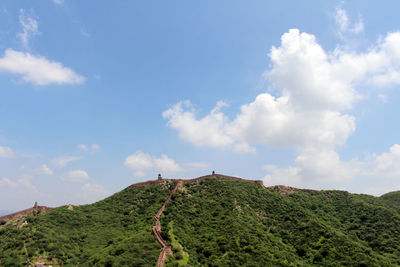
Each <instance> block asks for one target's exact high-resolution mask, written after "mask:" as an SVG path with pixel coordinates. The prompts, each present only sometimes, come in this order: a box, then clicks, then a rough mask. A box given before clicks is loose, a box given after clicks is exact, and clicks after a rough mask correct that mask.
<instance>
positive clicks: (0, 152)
mask: <svg viewBox="0 0 400 267" xmlns="http://www.w3.org/2000/svg"><path fill="white" fill-rule="evenodd" d="M14 156H15V153H14V151H13V150H12V149H11V148H10V147H7V146H0V158H13V157H14Z"/></svg>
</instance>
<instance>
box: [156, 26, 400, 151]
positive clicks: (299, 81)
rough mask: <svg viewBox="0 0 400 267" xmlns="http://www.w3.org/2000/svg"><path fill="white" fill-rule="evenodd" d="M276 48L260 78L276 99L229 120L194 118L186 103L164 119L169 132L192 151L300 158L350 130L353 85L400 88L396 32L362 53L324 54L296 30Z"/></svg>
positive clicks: (355, 96) (266, 98)
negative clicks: (281, 151) (277, 150)
mask: <svg viewBox="0 0 400 267" xmlns="http://www.w3.org/2000/svg"><path fill="white" fill-rule="evenodd" d="M281 41H282V42H281V45H280V46H279V47H272V49H271V52H270V54H269V56H270V59H271V63H272V65H271V66H272V67H271V69H270V70H268V71H266V72H265V73H264V77H265V78H266V79H268V80H269V81H270V82H271V84H272V85H273V87H272V88H271V89H270V90H273V91H274V92H276V93H278V94H277V95H278V96H273V95H271V94H270V93H263V94H260V95H258V96H257V97H256V99H255V100H254V101H253V102H251V103H249V104H244V105H242V107H241V109H240V112H239V113H238V114H237V115H236V117H235V118H234V119H233V120H229V118H228V117H227V115H225V114H224V113H223V112H222V111H221V107H223V106H224V104H223V103H218V104H217V106H216V107H215V108H214V109H213V110H212V111H211V112H210V113H209V114H208V115H206V116H204V117H202V118H196V115H195V110H194V109H193V108H192V106H191V105H190V103H189V102H188V101H186V102H179V103H177V104H175V105H174V106H172V107H171V108H170V109H168V110H166V111H164V112H163V117H164V118H165V119H167V120H168V125H169V126H170V127H171V128H173V129H176V130H177V131H178V133H179V136H180V137H181V138H182V139H184V140H186V141H188V142H190V143H192V144H194V145H196V146H208V147H217V148H228V147H230V148H232V149H233V150H236V151H237V150H238V149H237V148H238V147H239V148H242V149H240V151H241V152H249V151H252V149H253V148H252V147H251V146H252V145H256V144H264V145H268V146H276V147H289V148H295V149H296V150H297V151H299V152H301V151H303V150H307V149H310V148H320V149H324V150H332V149H333V148H334V147H335V146H337V145H342V144H344V143H345V142H346V141H347V139H348V137H349V136H350V135H351V134H352V133H353V132H354V130H355V118H354V117H353V116H352V115H349V114H346V113H345V111H346V110H349V109H351V108H352V106H353V103H354V102H355V101H356V100H359V99H361V93H360V92H358V91H357V90H356V86H357V85H359V84H365V83H368V84H371V85H375V86H379V87H383V86H387V85H391V84H399V83H400V63H399V62H400V60H399V59H400V32H394V33H390V34H388V35H387V36H386V38H385V39H383V40H382V41H380V42H378V43H377V45H375V46H374V47H372V48H371V49H369V50H368V52H366V53H356V52H345V51H341V50H340V49H336V50H335V51H332V52H326V51H325V50H324V49H323V48H322V47H321V46H320V45H319V44H318V42H317V40H316V38H315V36H314V35H311V34H308V33H300V31H299V30H297V29H291V30H289V32H287V33H285V34H283V36H282V40H281ZM397 77H398V78H397ZM279 93H280V94H279Z"/></svg>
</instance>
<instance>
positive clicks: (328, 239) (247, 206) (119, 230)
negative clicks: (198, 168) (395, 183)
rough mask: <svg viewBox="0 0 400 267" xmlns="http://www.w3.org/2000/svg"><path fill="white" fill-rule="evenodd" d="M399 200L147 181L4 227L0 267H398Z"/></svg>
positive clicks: (238, 182)
mask: <svg viewBox="0 0 400 267" xmlns="http://www.w3.org/2000/svg"><path fill="white" fill-rule="evenodd" d="M398 199H400V198H398V194H396V192H395V193H393V194H388V195H384V196H382V197H381V198H376V197H372V196H368V195H356V194H349V193H347V192H343V191H313V190H299V189H295V188H290V187H285V186H276V187H271V188H265V187H264V186H262V184H261V183H260V182H259V181H246V180H242V179H237V178H232V177H227V176H222V175H212V176H205V177H200V178H197V179H191V180H168V179H167V180H157V181H150V182H145V183H140V184H135V185H132V186H130V187H128V188H126V189H124V190H123V191H121V192H119V193H117V194H115V195H113V196H111V197H109V198H107V199H105V200H102V201H99V202H97V203H94V204H92V205H84V206H63V207H59V208H55V209H51V210H48V211H47V212H46V213H45V214H36V213H34V214H33V215H28V216H26V217H21V218H19V219H18V220H19V223H15V221H10V222H8V223H7V224H6V225H1V226H0V266H26V265H28V264H31V265H32V264H34V263H35V262H36V261H38V260H42V261H43V262H47V263H51V264H52V265H53V266H77V265H79V266H156V264H157V261H158V266H163V265H164V263H163V260H164V259H166V263H165V265H164V266H400V215H399V211H398V205H397V203H398V201H397V200H398ZM21 220H26V223H25V222H24V223H23V224H21V223H20V222H21ZM0 223H1V222H0ZM3 223H4V222H3ZM157 240H158V241H157ZM160 244H161V245H160ZM170 248H172V252H173V255H172V256H169V257H164V256H168V255H171V254H172V253H167V251H168V250H169V249H170ZM163 253H164V254H163ZM160 258H163V260H162V261H160Z"/></svg>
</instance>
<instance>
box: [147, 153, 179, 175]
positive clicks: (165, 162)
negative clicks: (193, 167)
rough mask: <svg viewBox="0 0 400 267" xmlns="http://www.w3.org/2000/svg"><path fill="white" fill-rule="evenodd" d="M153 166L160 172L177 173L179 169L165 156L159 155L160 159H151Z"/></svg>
mask: <svg viewBox="0 0 400 267" xmlns="http://www.w3.org/2000/svg"><path fill="white" fill-rule="evenodd" d="M153 162H154V166H155V167H156V168H157V169H158V170H160V171H162V172H179V171H181V170H182V169H181V167H180V166H179V165H178V164H177V163H176V162H175V161H174V160H173V159H171V158H169V157H168V156H167V155H161V157H160V158H154V159H153Z"/></svg>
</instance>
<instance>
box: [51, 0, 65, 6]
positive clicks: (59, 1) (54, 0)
mask: <svg viewBox="0 0 400 267" xmlns="http://www.w3.org/2000/svg"><path fill="white" fill-rule="evenodd" d="M53 2H54V3H55V4H57V5H62V4H63V3H64V0H53Z"/></svg>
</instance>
